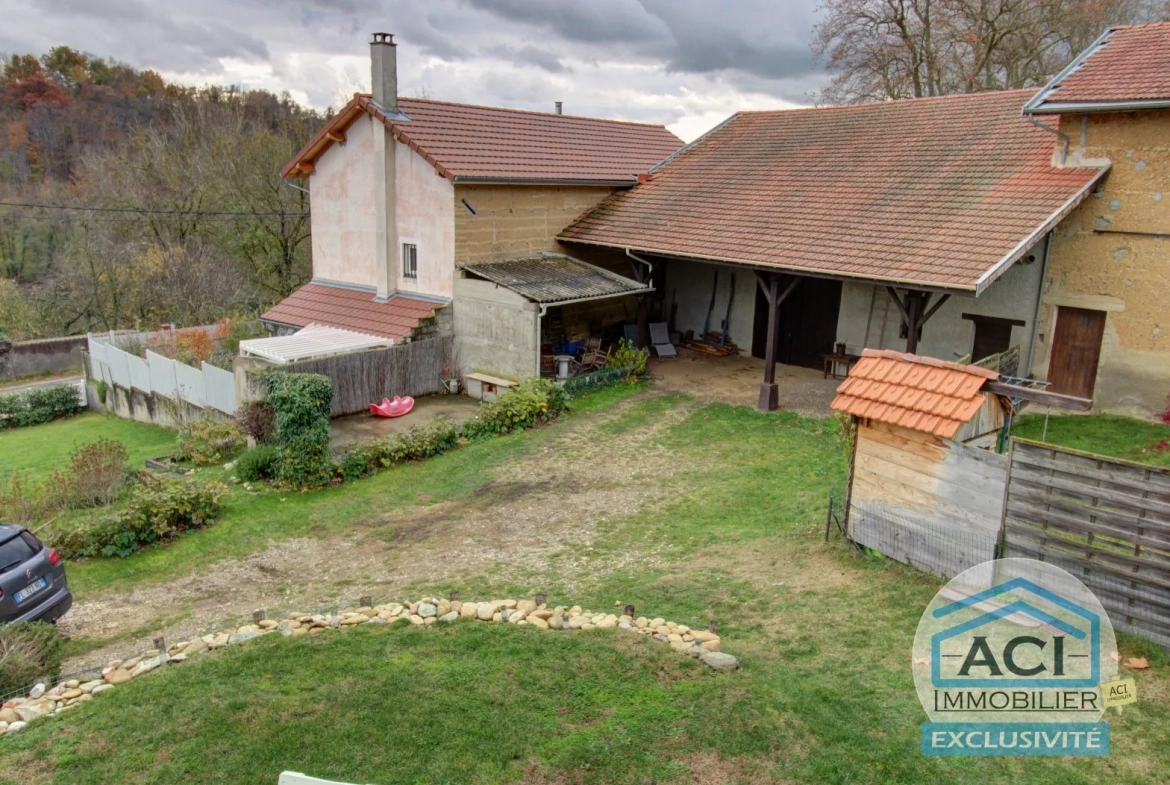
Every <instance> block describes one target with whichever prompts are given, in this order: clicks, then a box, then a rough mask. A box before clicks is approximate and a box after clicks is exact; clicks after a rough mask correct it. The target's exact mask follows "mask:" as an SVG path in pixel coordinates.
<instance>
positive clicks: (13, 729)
mask: <svg viewBox="0 0 1170 785" xmlns="http://www.w3.org/2000/svg"><path fill="white" fill-rule="evenodd" d="M27 727H28V723H27V722H22V721H19V720H18V721H17V722H13V723H11V724H10V725H9V726H8V730H6V731H4V732H5V733H6V734H8V733H20V732H21V731H22V730H24V729H25V728H27Z"/></svg>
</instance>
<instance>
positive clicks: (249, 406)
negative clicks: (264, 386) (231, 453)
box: [236, 401, 276, 444]
mask: <svg viewBox="0 0 1170 785" xmlns="http://www.w3.org/2000/svg"><path fill="white" fill-rule="evenodd" d="M236 427H237V428H239V429H240V432H241V433H243V434H244V435H245V436H251V437H252V438H253V439H255V440H256V443H257V444H271V443H272V438H273V437H274V436H275V435H276V412H274V411H273V410H272V404H270V403H269V402H268V401H248V402H247V403H245V404H244V405H243V407H242V408H241V409H240V411H239V412H238V413H237V414H236Z"/></svg>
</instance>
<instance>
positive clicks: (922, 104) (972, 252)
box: [560, 91, 1105, 292]
mask: <svg viewBox="0 0 1170 785" xmlns="http://www.w3.org/2000/svg"><path fill="white" fill-rule="evenodd" d="M1030 94H1031V93H1029V92H1025V91H1007V92H998V93H979V94H975V95H959V96H947V97H943V98H923V99H917V100H906V101H889V102H884V103H874V104H864V105H859V106H843V107H828V108H819V109H799V110H788V111H778V112H744V113H741V114H738V115H735V116H734V117H732V118H731V119H730V120H729V121H728V122H727V123H726V124H725V125H723V126H722V127H719V128H717V129H716V130H715V131H713V132H711V133H709V134H707V135H706V136H704V137H701V138H700V139H699V140H697V141H696V142H695V143H694V144H692V145H691V146H689V147H687V148H684V149H683V150H682V151H681V152H680V153H679V154H678V155H676V156H675V157H674V158H672V159H671V160H669V161H668V162H666V163H665V164H664V165H663V166H662V167H661V168H659V169H658V170H657V171H656V172H654V173H652V174H651V178H650V180H649V181H648V182H646V183H644V184H641V185H638V186H636V187H635V188H633V189H632V190H630V191H627V192H623V193H617V194H614V195H613V196H611V197H609V198H608V199H606V200H605V201H604V202H602V203H601V204H600V205H598V207H597V208H595V209H594V210H593V211H592V212H590V213H588V214H587V215H585V216H583V217H582V218H580V219H578V220H577V222H576V223H574V224H573V225H571V226H570V227H568V228H567V229H565V230H564V231H563V232H562V233H561V235H560V237H561V238H562V239H565V240H570V241H579V242H584V243H593V244H599V245H609V246H617V247H624V248H630V249H632V250H639V251H642V252H646V253H657V254H661V255H667V256H684V257H698V258H707V259H715V260H720V261H727V262H739V263H742V264H750V265H753V266H765V267H768V266H770V267H777V268H784V269H789V270H794V271H798V272H799V271H806V272H813V273H830V274H834V275H840V276H848V277H856V278H862V279H869V280H879V281H883V282H888V283H914V284H921V285H930V286H935V287H939V288H945V289H956V290H967V291H976V292H981V291H982V290H983V289H985V288H986V287H987V286H989V285H990V284H991V282H992V281H994V280H995V278H996V277H998V275H999V274H1000V273H1001V272H1002V271H1003V270H1004V269H1006V268H1007V267H1008V266H1009V265H1010V264H1011V263H1012V262H1014V261H1015V260H1016V259H1018V258H1019V257H1020V256H1021V255H1023V254H1024V253H1026V252H1027V250H1028V248H1029V246H1030V245H1031V244H1032V243H1033V242H1034V241H1035V240H1038V239H1040V238H1041V237H1042V236H1043V234H1044V232H1046V231H1047V230H1048V228H1049V227H1051V226H1054V225H1055V224H1056V223H1057V222H1058V221H1059V220H1060V219H1061V218H1062V217H1063V216H1064V215H1067V213H1068V212H1069V211H1071V210H1072V208H1073V207H1075V206H1076V204H1078V203H1079V201H1080V199H1082V198H1084V196H1086V195H1087V194H1088V193H1089V191H1090V186H1091V185H1092V184H1093V183H1094V182H1095V181H1096V180H1097V179H1099V178H1100V177H1101V176H1102V175H1103V174H1104V171H1105V170H1103V169H1072V168H1070V169H1054V168H1053V167H1052V165H1051V157H1052V150H1053V143H1054V138H1053V137H1052V136H1051V135H1050V134H1048V133H1047V132H1045V131H1043V130H1041V129H1039V128H1036V127H1034V126H1032V125H1031V124H1030V123H1028V122H1027V121H1025V120H1024V119H1023V118H1021V117H1020V108H1021V107H1022V106H1023V104H1024V101H1025V100H1026V99H1027V98H1028V96H1029V95H1030Z"/></svg>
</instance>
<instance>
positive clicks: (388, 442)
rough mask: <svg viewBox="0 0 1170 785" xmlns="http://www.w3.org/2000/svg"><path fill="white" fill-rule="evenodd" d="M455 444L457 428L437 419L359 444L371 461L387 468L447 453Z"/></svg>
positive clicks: (457, 439) (456, 442)
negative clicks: (404, 431) (405, 430)
mask: <svg viewBox="0 0 1170 785" xmlns="http://www.w3.org/2000/svg"><path fill="white" fill-rule="evenodd" d="M458 443H459V431H458V430H456V429H455V428H454V426H452V425H451V424H450V423H447V422H444V421H442V420H438V421H435V422H430V423H427V424H426V425H416V426H414V427H413V428H411V429H410V430H409V431H407V432H406V433H396V434H393V435H391V436H384V437H382V438H381V439H375V440H373V441H371V442H367V443H366V444H365V445H363V446H362V449H363V450H365V451H366V452H367V453H368V454H369V456H370V460H371V462H372V463H374V464H375V465H376V466H379V467H383V468H386V467H390V466H393V465H395V464H398V463H405V462H407V461H421V460H422V459H423V458H430V457H432V456H435V455H441V454H442V453H445V452H447V451H448V450H450V449H451V448H452V447H454V446H455V445H456V444H458Z"/></svg>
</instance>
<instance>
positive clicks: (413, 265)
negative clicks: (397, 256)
mask: <svg viewBox="0 0 1170 785" xmlns="http://www.w3.org/2000/svg"><path fill="white" fill-rule="evenodd" d="M402 277H403V278H418V246H417V245H415V244H414V243H403V244H402Z"/></svg>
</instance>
